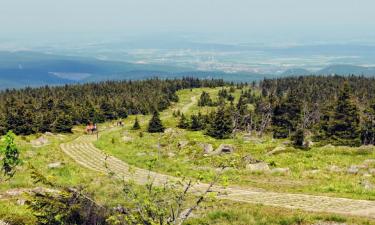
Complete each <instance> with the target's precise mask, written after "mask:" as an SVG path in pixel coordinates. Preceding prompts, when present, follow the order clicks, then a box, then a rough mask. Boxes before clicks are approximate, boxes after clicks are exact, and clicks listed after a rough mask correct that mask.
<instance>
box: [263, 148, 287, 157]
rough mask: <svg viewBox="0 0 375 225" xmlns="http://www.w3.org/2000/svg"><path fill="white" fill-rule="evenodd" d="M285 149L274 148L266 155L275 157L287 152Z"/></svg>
mask: <svg viewBox="0 0 375 225" xmlns="http://www.w3.org/2000/svg"><path fill="white" fill-rule="evenodd" d="M287 151H288V150H287V148H286V147H284V146H278V147H276V148H274V149H273V150H272V151H270V152H267V153H266V155H277V154H280V153H284V152H287Z"/></svg>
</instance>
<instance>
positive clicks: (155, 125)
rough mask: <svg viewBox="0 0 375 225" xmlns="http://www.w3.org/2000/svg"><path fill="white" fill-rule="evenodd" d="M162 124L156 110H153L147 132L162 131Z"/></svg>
mask: <svg viewBox="0 0 375 225" xmlns="http://www.w3.org/2000/svg"><path fill="white" fill-rule="evenodd" d="M164 129H165V128H164V126H163V124H162V122H161V120H160V117H159V113H158V111H156V110H155V111H154V113H153V115H152V118H151V120H150V122H149V124H148V129H147V130H148V132H149V133H161V132H164Z"/></svg>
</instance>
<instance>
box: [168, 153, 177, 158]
mask: <svg viewBox="0 0 375 225" xmlns="http://www.w3.org/2000/svg"><path fill="white" fill-rule="evenodd" d="M167 155H168V157H170V158H173V157H175V156H176V154H174V153H173V152H168V154H167Z"/></svg>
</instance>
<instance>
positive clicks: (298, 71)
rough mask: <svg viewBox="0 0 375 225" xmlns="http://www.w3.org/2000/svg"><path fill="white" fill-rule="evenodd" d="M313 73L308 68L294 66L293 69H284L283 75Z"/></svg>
mask: <svg viewBox="0 0 375 225" xmlns="http://www.w3.org/2000/svg"><path fill="white" fill-rule="evenodd" d="M311 74H313V72H311V71H308V70H306V69H302V68H293V69H288V70H286V71H284V72H283V73H282V74H281V76H283V77H284V76H285V77H286V76H306V75H311Z"/></svg>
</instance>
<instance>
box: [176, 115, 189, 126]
mask: <svg viewBox="0 0 375 225" xmlns="http://www.w3.org/2000/svg"><path fill="white" fill-rule="evenodd" d="M177 126H178V127H179V128H181V129H187V128H189V126H190V124H189V121H188V120H187V118H186V116H185V115H184V114H183V113H182V114H181V117H180V121H179V122H178V125H177Z"/></svg>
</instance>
